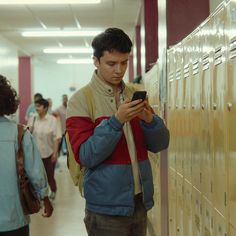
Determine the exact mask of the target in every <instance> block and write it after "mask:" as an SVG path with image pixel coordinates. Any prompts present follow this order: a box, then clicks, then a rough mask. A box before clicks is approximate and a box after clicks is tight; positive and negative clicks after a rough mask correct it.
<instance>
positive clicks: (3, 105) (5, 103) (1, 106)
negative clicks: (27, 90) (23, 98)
mask: <svg viewBox="0 0 236 236" xmlns="http://www.w3.org/2000/svg"><path fill="white" fill-rule="evenodd" d="M18 105H19V99H18V96H17V93H16V90H15V89H13V88H12V87H11V84H10V82H9V80H7V78H6V77H4V76H2V75H0V116H4V115H11V114H14V113H15V112H16V110H17V108H18Z"/></svg>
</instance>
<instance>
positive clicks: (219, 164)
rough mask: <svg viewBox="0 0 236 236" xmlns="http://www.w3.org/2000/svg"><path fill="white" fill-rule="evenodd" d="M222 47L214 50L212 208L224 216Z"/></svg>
mask: <svg viewBox="0 0 236 236" xmlns="http://www.w3.org/2000/svg"><path fill="white" fill-rule="evenodd" d="M222 57H223V54H222V46H220V47H218V48H216V49H215V56H214V68H213V140H214V144H213V145H214V150H213V158H214V169H213V171H214V174H213V176H214V177H213V180H214V182H213V198H214V200H213V201H214V206H215V207H216V208H217V209H218V210H219V211H220V212H221V214H222V215H225V195H226V183H227V182H226V159H225V123H224V122H225V119H224V118H225V114H224V102H225V101H224V88H225V78H226V74H225V63H223V61H222Z"/></svg>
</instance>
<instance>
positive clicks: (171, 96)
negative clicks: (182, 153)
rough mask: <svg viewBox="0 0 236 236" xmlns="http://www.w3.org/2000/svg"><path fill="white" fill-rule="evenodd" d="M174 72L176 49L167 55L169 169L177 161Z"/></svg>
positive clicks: (174, 165) (173, 166)
mask: <svg viewBox="0 0 236 236" xmlns="http://www.w3.org/2000/svg"><path fill="white" fill-rule="evenodd" d="M174 71H175V57H174V48H173V49H171V50H168V53H167V75H168V81H167V83H168V100H167V103H168V115H167V119H168V120H167V123H168V127H169V130H170V133H171V139H170V144H169V148H168V165H169V167H172V168H174V169H175V168H176V161H175V140H176V138H175V136H176V134H175V117H174V110H175V107H174V106H175V80H174Z"/></svg>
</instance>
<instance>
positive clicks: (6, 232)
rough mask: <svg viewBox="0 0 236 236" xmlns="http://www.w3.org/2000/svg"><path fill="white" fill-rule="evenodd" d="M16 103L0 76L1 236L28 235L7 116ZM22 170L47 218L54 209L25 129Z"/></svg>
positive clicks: (11, 124)
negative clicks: (40, 200) (41, 202)
mask: <svg viewBox="0 0 236 236" xmlns="http://www.w3.org/2000/svg"><path fill="white" fill-rule="evenodd" d="M18 104H19V100H18V97H17V94H16V91H15V90H14V89H13V88H12V87H11V85H10V83H9V81H8V80H7V79H6V78H5V77H4V76H2V75H0V150H1V151H0V173H1V178H0V236H29V222H30V219H29V216H28V215H24V213H23V209H22V206H21V201H20V194H19V187H18V174H17V168H16V153H17V151H18V148H19V147H18V139H17V137H18V129H17V124H16V123H14V122H12V121H10V120H9V119H8V118H7V117H6V116H9V115H11V114H14V113H15V112H16V110H17V108H18ZM22 146H23V152H24V168H25V171H26V172H27V175H28V177H29V179H30V182H31V183H32V185H33V187H34V189H35V191H36V193H37V195H38V196H39V198H40V199H42V201H43V204H44V215H43V216H44V217H50V216H51V215H52V212H53V207H52V205H51V203H50V201H49V198H48V183H47V177H46V173H45V169H44V166H43V163H42V160H41V157H40V154H39V151H38V149H37V146H36V143H35V141H34V139H33V137H32V135H31V134H30V132H29V131H28V130H27V131H25V133H24V136H23V140H22Z"/></svg>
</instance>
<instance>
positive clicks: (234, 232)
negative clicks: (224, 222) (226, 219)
mask: <svg viewBox="0 0 236 236" xmlns="http://www.w3.org/2000/svg"><path fill="white" fill-rule="evenodd" d="M234 235H236V229H235V228H234V227H233V226H232V225H230V226H229V236H234Z"/></svg>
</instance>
